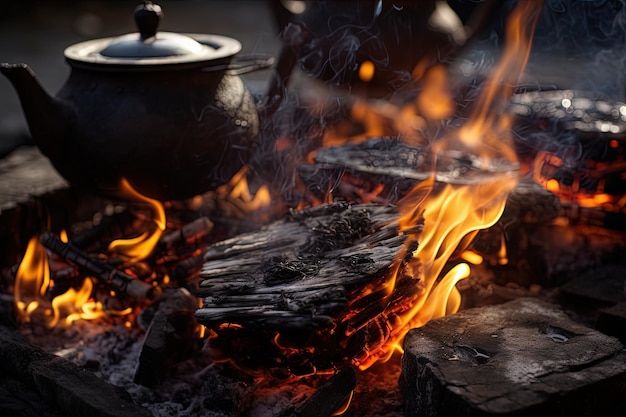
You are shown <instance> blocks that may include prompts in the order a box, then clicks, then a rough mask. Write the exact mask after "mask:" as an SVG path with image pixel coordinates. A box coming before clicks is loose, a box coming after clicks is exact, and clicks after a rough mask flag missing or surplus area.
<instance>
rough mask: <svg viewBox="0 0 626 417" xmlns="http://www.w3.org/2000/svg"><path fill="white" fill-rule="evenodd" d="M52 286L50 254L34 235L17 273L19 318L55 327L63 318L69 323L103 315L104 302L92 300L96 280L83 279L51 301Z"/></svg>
mask: <svg viewBox="0 0 626 417" xmlns="http://www.w3.org/2000/svg"><path fill="white" fill-rule="evenodd" d="M51 285H52V281H51V280H50V267H49V262H48V254H47V252H46V249H45V248H44V247H43V245H41V244H40V243H39V239H38V238H37V237H36V236H35V237H32V238H31V239H30V241H29V242H28V247H27V248H26V253H25V254H24V258H23V259H22V262H21V263H20V266H19V267H18V270H17V274H16V276H15V286H14V299H15V306H16V310H17V314H18V320H19V321H21V322H24V323H26V322H36V323H38V324H42V325H44V326H46V327H54V326H56V325H57V324H59V323H60V322H61V320H63V321H64V323H65V324H66V325H69V324H71V323H72V322H73V321H75V320H78V319H83V320H93V319H96V318H99V317H102V316H103V315H104V309H103V306H102V303H100V302H97V301H93V300H92V299H91V293H92V290H93V283H92V282H91V279H90V278H86V279H85V280H84V281H83V283H82V286H81V288H80V289H79V290H78V291H77V290H75V289H73V288H70V289H69V290H67V291H66V292H65V293H63V294H61V295H58V296H56V297H55V298H54V299H52V301H49V300H48V299H47V298H46V293H47V291H48V289H49V288H50V286H51Z"/></svg>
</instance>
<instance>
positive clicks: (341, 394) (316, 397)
mask: <svg viewBox="0 0 626 417" xmlns="http://www.w3.org/2000/svg"><path fill="white" fill-rule="evenodd" d="M354 388H356V374H355V371H354V369H352V368H344V369H342V370H341V371H339V372H338V373H337V374H336V375H334V376H333V377H331V378H330V379H329V380H328V382H326V383H325V384H324V385H322V386H321V387H319V388H318V389H317V391H315V393H314V394H313V395H312V396H311V398H309V399H308V400H307V401H306V402H305V403H304V404H302V405H301V406H300V407H299V408H298V410H296V417H327V416H331V415H333V413H335V412H337V411H338V409H339V408H340V407H341V406H343V405H345V404H346V402H347V401H349V400H350V396H351V394H352V391H353V390H354Z"/></svg>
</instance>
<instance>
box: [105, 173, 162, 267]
mask: <svg viewBox="0 0 626 417" xmlns="http://www.w3.org/2000/svg"><path fill="white" fill-rule="evenodd" d="M121 189H122V192H124V193H126V194H127V195H128V196H129V197H130V198H131V199H133V200H136V201H141V202H144V203H147V204H148V205H149V206H150V207H151V208H152V209H153V211H154V216H153V221H154V223H155V224H156V229H155V230H154V231H152V232H149V231H146V232H144V233H142V234H141V235H139V236H137V237H134V238H129V239H117V240H114V241H113V242H111V243H110V244H109V248H108V249H109V251H110V252H114V253H117V254H118V255H121V256H123V257H124V258H128V260H129V261H131V262H137V261H141V260H143V259H145V258H147V257H148V256H150V254H151V253H152V251H153V250H154V248H155V246H156V245H157V243H158V242H159V239H160V238H161V235H162V234H163V231H164V230H165V209H164V208H163V204H161V203H160V202H159V201H157V200H154V199H152V198H148V197H146V196H143V195H141V194H140V193H138V192H137V191H136V190H135V189H134V188H133V187H132V186H131V185H130V183H129V182H128V181H127V180H126V179H122V184H121Z"/></svg>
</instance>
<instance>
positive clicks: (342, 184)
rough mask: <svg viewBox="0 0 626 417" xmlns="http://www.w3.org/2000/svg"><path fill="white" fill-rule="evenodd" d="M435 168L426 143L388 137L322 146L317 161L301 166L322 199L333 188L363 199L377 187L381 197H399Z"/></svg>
mask: <svg viewBox="0 0 626 417" xmlns="http://www.w3.org/2000/svg"><path fill="white" fill-rule="evenodd" d="M432 169H433V161H432V159H431V158H430V156H429V153H428V149H427V148H426V147H416V146H411V145H407V144H406V143H404V142H402V141H400V140H398V139H393V138H388V137H383V138H372V139H368V140H366V141H364V142H360V143H349V144H345V145H342V146H335V147H326V148H322V149H319V150H318V151H317V153H316V155H315V157H314V163H313V164H303V165H301V166H300V167H298V170H299V173H300V177H301V178H302V180H303V181H304V183H305V184H306V185H307V188H308V190H309V191H310V192H312V193H313V194H314V195H315V196H316V197H317V198H319V199H321V200H323V199H324V198H325V196H326V194H327V193H328V192H329V191H333V194H334V195H341V196H344V197H346V198H350V197H355V195H354V194H355V193H357V194H360V195H359V196H358V197H359V200H360V201H363V200H362V198H361V197H362V196H363V194H364V193H371V192H372V191H374V190H377V191H376V194H377V197H378V198H379V199H381V200H383V201H388V202H395V201H397V200H398V199H399V198H400V197H401V196H402V195H404V194H405V193H406V192H407V191H408V190H409V189H411V188H412V187H413V186H415V184H417V183H418V182H420V181H423V180H425V179H426V178H429V177H430V176H431V173H432ZM381 186H382V189H381Z"/></svg>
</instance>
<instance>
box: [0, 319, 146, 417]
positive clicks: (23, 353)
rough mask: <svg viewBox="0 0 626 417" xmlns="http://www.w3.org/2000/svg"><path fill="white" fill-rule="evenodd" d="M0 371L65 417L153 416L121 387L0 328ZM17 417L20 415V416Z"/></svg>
mask: <svg viewBox="0 0 626 417" xmlns="http://www.w3.org/2000/svg"><path fill="white" fill-rule="evenodd" d="M0 369H1V370H2V371H3V375H11V376H13V377H14V378H16V379H18V380H20V381H23V382H24V383H25V384H26V385H28V386H30V387H34V388H35V391H36V392H37V393H38V394H40V395H41V397H42V398H44V399H45V400H46V401H48V402H49V403H51V404H54V405H55V406H56V408H57V409H58V411H59V412H60V413H61V415H64V416H76V417H82V416H87V415H88V416H93V417H124V416H128V417H130V416H132V417H142V416H146V417H147V416H151V415H152V414H151V413H150V412H149V411H148V410H146V409H145V408H143V407H141V406H139V405H137V404H135V403H134V402H133V401H132V400H131V398H130V395H129V394H128V393H127V392H126V391H125V390H124V389H123V388H120V387H116V386H114V385H111V384H109V383H107V382H104V381H103V380H101V379H100V378H98V377H97V376H96V375H94V374H93V373H91V372H89V371H87V370H85V369H83V368H79V367H78V366H77V365H75V364H74V363H72V362H70V361H68V360H66V359H64V358H62V357H59V356H55V355H52V354H49V353H46V352H44V351H43V350H41V349H39V348H38V347H35V346H32V345H30V344H28V343H26V342H25V341H24V340H23V339H22V338H21V337H19V335H18V334H17V333H15V332H14V331H12V330H9V329H7V328H6V327H3V326H0ZM20 415H22V414H21V413H20Z"/></svg>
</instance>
